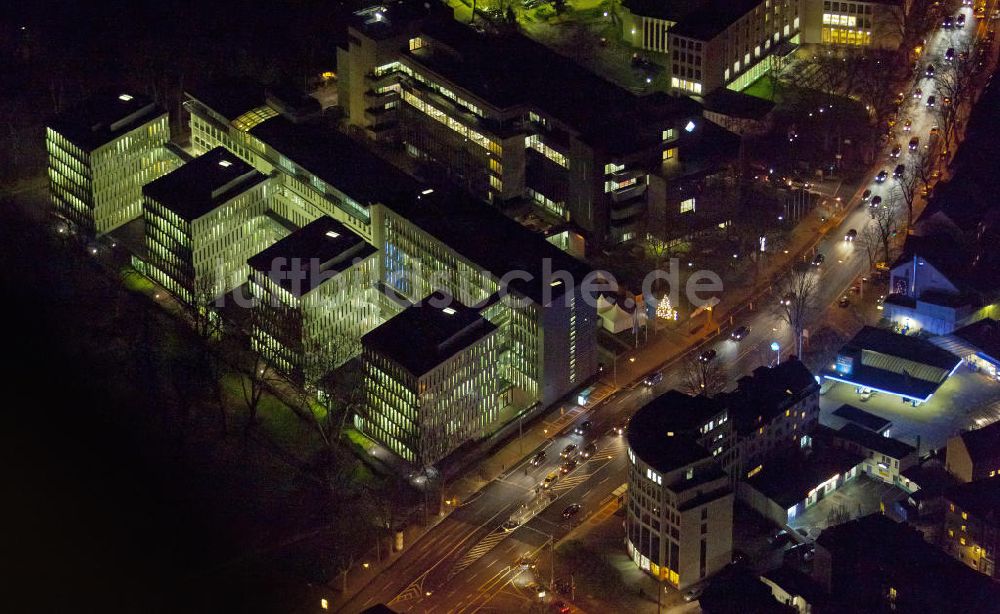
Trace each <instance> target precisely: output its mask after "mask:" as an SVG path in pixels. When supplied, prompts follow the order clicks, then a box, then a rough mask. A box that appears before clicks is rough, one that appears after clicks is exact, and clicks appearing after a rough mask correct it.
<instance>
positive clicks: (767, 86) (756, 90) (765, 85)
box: [743, 75, 785, 103]
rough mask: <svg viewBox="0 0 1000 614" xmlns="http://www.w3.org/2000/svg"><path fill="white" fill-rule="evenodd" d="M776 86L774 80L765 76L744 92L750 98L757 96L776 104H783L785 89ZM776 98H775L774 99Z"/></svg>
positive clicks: (779, 85)
mask: <svg viewBox="0 0 1000 614" xmlns="http://www.w3.org/2000/svg"><path fill="white" fill-rule="evenodd" d="M773 86H774V80H772V79H771V78H770V77H769V76H767V75H764V76H763V77H761V78H760V79H757V80H756V81H754V82H753V83H751V84H750V85H748V86H747V88H746V89H745V90H743V93H744V94H749V95H750V96H756V97H757V98H763V99H764V100H774V102H775V103H778V102H781V99H782V94H783V93H784V91H783V90H784V89H785V88H784V87H783V86H782V85H781V84H780V83H779V84H778V86H777V87H773ZM772 96H774V98H772Z"/></svg>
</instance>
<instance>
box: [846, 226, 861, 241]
mask: <svg viewBox="0 0 1000 614" xmlns="http://www.w3.org/2000/svg"><path fill="white" fill-rule="evenodd" d="M856 238H858V231H857V230H855V229H854V228H852V229H850V230H848V231H847V234H846V235H844V240H845V241H847V242H851V241H853V240H854V239H856Z"/></svg>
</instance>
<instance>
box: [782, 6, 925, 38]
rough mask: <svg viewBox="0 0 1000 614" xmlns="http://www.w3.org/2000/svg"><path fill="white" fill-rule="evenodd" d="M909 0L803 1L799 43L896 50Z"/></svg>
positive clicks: (901, 36)
mask: <svg viewBox="0 0 1000 614" xmlns="http://www.w3.org/2000/svg"><path fill="white" fill-rule="evenodd" d="M911 5H912V0H868V1H863V0H805V4H804V7H803V8H804V25H803V26H802V42H804V43H809V44H822V45H829V46H833V47H844V48H858V47H868V48H876V49H896V48H898V47H899V45H900V43H902V39H903V26H904V24H906V23H907V22H906V17H905V16H904V15H905V14H906V13H908V12H909V11H910V8H911Z"/></svg>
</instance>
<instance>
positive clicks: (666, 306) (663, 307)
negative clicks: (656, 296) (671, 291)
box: [656, 294, 677, 320]
mask: <svg viewBox="0 0 1000 614" xmlns="http://www.w3.org/2000/svg"><path fill="white" fill-rule="evenodd" d="M656 317H658V318H660V319H663V320H676V319H677V310H676V309H674V307H673V305H671V304H670V297H669V296H668V295H666V294H664V295H663V298H662V299H660V303H659V304H658V305H657V306H656Z"/></svg>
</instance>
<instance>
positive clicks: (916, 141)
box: [910, 136, 920, 151]
mask: <svg viewBox="0 0 1000 614" xmlns="http://www.w3.org/2000/svg"><path fill="white" fill-rule="evenodd" d="M918 146H920V137H919V136H915V137H913V138H912V139H910V151H916V150H917V147H918Z"/></svg>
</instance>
